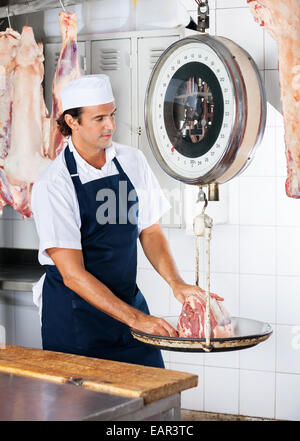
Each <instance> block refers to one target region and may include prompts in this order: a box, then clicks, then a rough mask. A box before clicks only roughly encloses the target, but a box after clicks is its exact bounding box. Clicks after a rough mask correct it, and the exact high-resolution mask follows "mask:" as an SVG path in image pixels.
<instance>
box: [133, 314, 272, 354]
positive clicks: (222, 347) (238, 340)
mask: <svg viewBox="0 0 300 441" xmlns="http://www.w3.org/2000/svg"><path fill="white" fill-rule="evenodd" d="M163 318H164V319H165V320H166V321H167V322H168V323H170V325H171V326H173V328H175V329H176V327H177V322H178V316H172V317H171V316H168V317H163ZM231 320H232V326H233V329H234V337H229V338H211V340H210V343H211V346H210V348H207V347H206V344H205V343H206V341H205V338H182V337H162V336H159V335H152V334H146V333H144V332H140V331H137V330H135V329H133V328H131V334H132V336H133V337H134V338H136V339H137V340H139V341H141V342H143V343H146V344H148V345H151V346H156V347H159V348H160V349H164V350H168V351H182V352H224V351H237V350H241V349H247V348H251V347H253V346H255V345H257V344H259V343H261V342H263V341H265V340H267V339H268V338H269V337H270V335H271V334H272V333H273V331H272V328H271V326H270V325H269V324H268V323H264V322H259V321H257V320H251V319H247V318H241V317H232V318H231Z"/></svg>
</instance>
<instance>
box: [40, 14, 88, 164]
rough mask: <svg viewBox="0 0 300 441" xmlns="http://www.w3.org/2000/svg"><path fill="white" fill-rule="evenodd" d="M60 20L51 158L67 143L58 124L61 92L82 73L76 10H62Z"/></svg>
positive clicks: (52, 116) (50, 146) (54, 81)
mask: <svg viewBox="0 0 300 441" xmlns="http://www.w3.org/2000/svg"><path fill="white" fill-rule="evenodd" d="M59 21H60V32H61V36H62V48H61V52H60V56H59V59H58V62H57V67H56V72H55V76H54V80H53V85H52V113H51V127H50V145H49V151H48V155H49V157H50V158H51V159H54V158H55V157H56V156H57V155H58V154H59V153H60V152H61V151H62V150H63V148H64V146H65V144H66V140H65V138H64V136H63V135H62V134H61V133H60V131H59V129H58V127H57V124H56V120H57V118H59V116H60V115H61V114H62V105H61V99H60V92H61V90H62V89H63V88H64V87H65V86H66V84H68V83H69V82H70V81H72V80H75V79H76V78H78V77H80V76H81V75H82V74H81V69H80V65H79V58H78V50H77V21H76V15H75V12H67V11H61V12H60V13H59Z"/></svg>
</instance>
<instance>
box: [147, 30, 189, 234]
mask: <svg viewBox="0 0 300 441" xmlns="http://www.w3.org/2000/svg"><path fill="white" fill-rule="evenodd" d="M177 40H179V36H178V35H174V36H162V37H147V38H139V39H138V94H139V96H138V107H139V109H138V115H139V127H140V129H141V130H140V133H141V134H140V136H139V149H141V150H142V151H143V153H144V154H145V156H146V158H147V161H148V163H149V165H150V167H151V169H152V171H153V173H154V174H155V176H156V177H157V179H158V182H159V183H160V186H161V188H162V190H163V191H164V193H165V195H166V197H167V198H168V200H169V202H170V204H171V207H172V208H171V210H170V211H169V213H167V214H166V215H165V216H164V217H163V218H162V225H163V226H165V227H177V228H178V227H180V226H181V224H182V216H183V210H182V187H181V184H180V182H179V181H176V180H175V179H173V178H171V177H170V176H168V175H167V174H166V173H165V172H164V171H163V170H162V169H161V167H160V166H159V165H158V163H157V161H156V159H155V158H154V156H153V153H152V150H151V147H150V145H149V142H148V138H147V135H146V129H145V117H144V104H145V96H146V89H147V85H148V81H149V78H150V75H151V72H152V70H153V68H154V65H155V63H156V61H157V60H158V58H159V57H160V55H161V54H162V53H163V51H164V50H165V49H167V48H168V47H169V46H170V45H171V44H172V43H174V42H175V41H177Z"/></svg>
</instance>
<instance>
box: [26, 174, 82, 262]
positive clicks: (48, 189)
mask: <svg viewBox="0 0 300 441" xmlns="http://www.w3.org/2000/svg"><path fill="white" fill-rule="evenodd" d="M31 208H32V212H33V215H34V221H35V225H36V230H37V233H38V236H39V242H40V243H39V260H40V262H41V260H43V259H40V258H43V257H44V258H45V257H46V258H48V259H49V255H48V253H47V251H46V250H47V249H48V248H54V247H57V248H72V249H81V248H82V246H81V233H80V225H79V223H78V219H77V218H76V213H75V210H74V203H73V200H72V195H71V194H70V193H69V192H68V191H62V188H61V186H60V185H59V183H55V182H43V181H41V182H38V181H37V182H36V183H35V184H34V186H33V189H32V198H31Z"/></svg>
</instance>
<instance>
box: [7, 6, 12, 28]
mask: <svg viewBox="0 0 300 441" xmlns="http://www.w3.org/2000/svg"><path fill="white" fill-rule="evenodd" d="M6 13H7V20H8V27H9V28H10V29H11V22H10V18H9V6H7V8H6Z"/></svg>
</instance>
